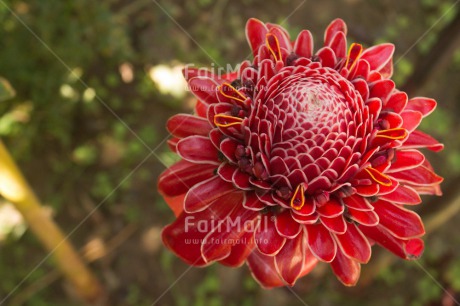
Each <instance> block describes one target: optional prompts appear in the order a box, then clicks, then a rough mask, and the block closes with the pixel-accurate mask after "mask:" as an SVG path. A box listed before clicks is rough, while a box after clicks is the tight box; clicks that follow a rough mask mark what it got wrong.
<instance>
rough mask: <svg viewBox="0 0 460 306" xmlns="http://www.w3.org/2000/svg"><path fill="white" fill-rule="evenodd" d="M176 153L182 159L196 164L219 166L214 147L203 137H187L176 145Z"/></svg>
mask: <svg viewBox="0 0 460 306" xmlns="http://www.w3.org/2000/svg"><path fill="white" fill-rule="evenodd" d="M177 153H178V154H179V155H180V157H182V158H183V159H185V160H187V161H190V162H194V163H197V164H213V165H219V164H220V163H219V161H218V151H217V149H216V147H214V145H213V144H212V142H211V141H210V140H209V138H207V137H204V136H189V137H187V138H184V139H182V140H181V141H179V142H178V143H177Z"/></svg>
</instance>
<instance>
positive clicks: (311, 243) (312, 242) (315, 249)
mask: <svg viewBox="0 0 460 306" xmlns="http://www.w3.org/2000/svg"><path fill="white" fill-rule="evenodd" d="M305 228H306V233H307V243H308V247H309V248H310V251H311V252H312V254H313V255H315V257H316V258H318V259H319V260H321V261H324V262H331V261H332V260H333V259H334V258H335V254H336V252H337V245H336V243H335V240H334V239H333V238H332V236H331V234H330V232H329V230H328V229H326V228H325V227H324V226H323V225H322V224H311V225H307V226H305Z"/></svg>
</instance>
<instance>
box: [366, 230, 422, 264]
mask: <svg viewBox="0 0 460 306" xmlns="http://www.w3.org/2000/svg"><path fill="white" fill-rule="evenodd" d="M360 229H361V231H362V232H363V233H364V235H366V237H368V238H370V239H372V240H373V241H375V242H376V243H378V244H379V245H380V246H382V247H384V248H386V249H387V250H389V251H390V252H392V253H393V254H395V255H397V256H399V257H401V258H403V259H417V258H419V257H420V256H421V255H422V253H423V241H422V240H421V239H419V238H412V239H408V240H404V239H399V238H396V237H395V236H393V235H392V234H391V233H390V232H389V231H388V230H387V229H386V228H385V227H383V226H381V225H377V226H369V227H368V226H360Z"/></svg>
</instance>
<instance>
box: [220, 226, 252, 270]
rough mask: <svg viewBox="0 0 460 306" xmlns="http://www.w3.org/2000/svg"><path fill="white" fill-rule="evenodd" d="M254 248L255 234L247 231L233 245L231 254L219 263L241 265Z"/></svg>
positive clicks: (233, 265) (230, 265)
mask: <svg viewBox="0 0 460 306" xmlns="http://www.w3.org/2000/svg"><path fill="white" fill-rule="evenodd" d="M254 248H255V242H254V234H253V233H252V232H246V233H245V234H244V235H243V236H241V238H240V239H239V240H238V241H237V242H236V244H235V245H234V246H233V247H232V251H231V252H230V255H228V256H227V257H226V258H225V259H223V260H221V261H219V263H221V264H223V265H225V266H229V267H232V268H236V267H239V266H241V265H242V264H243V263H244V262H245V261H246V258H248V256H249V254H251V252H252V251H253V250H254Z"/></svg>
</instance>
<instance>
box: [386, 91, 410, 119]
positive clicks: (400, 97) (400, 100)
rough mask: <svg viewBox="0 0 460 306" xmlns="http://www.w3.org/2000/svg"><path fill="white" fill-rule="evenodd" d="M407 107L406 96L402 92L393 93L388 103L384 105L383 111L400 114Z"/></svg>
mask: <svg viewBox="0 0 460 306" xmlns="http://www.w3.org/2000/svg"><path fill="white" fill-rule="evenodd" d="M406 105H407V94H406V93H405V92H403V91H398V92H394V93H393V94H392V95H391V96H390V98H389V99H388V102H387V103H386V104H385V105H384V107H383V109H384V110H387V111H393V112H395V113H398V114H399V113H401V112H402V111H403V110H404V108H405V107H406Z"/></svg>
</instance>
